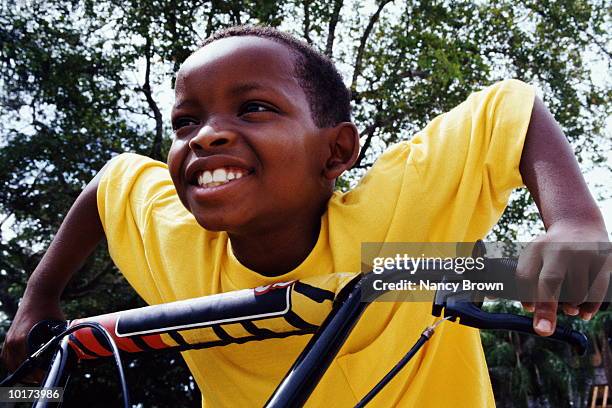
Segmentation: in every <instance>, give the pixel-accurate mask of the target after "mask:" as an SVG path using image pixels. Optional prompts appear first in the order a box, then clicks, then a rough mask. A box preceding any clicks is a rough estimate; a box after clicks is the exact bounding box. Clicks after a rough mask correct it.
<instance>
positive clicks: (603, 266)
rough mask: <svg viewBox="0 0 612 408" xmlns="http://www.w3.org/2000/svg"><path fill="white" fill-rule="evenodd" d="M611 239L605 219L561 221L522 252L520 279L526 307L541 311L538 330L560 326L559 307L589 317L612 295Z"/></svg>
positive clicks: (536, 317)
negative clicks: (609, 291) (611, 286)
mask: <svg viewBox="0 0 612 408" xmlns="http://www.w3.org/2000/svg"><path fill="white" fill-rule="evenodd" d="M611 260H612V255H611V254H610V242H609V240H608V238H607V232H606V230H605V228H604V227H603V226H602V225H600V224H599V223H594V224H591V225H589V224H587V223H572V222H557V223H555V224H553V225H551V226H550V228H549V229H548V231H547V232H546V234H544V235H542V236H540V237H538V238H537V239H536V240H534V241H533V242H532V243H531V244H530V245H529V246H528V247H527V248H526V249H525V250H524V251H523V253H522V254H521V255H520V257H519V262H518V268H517V285H518V288H519V293H520V294H521V299H525V300H526V301H523V307H524V308H525V309H526V310H528V311H532V312H535V313H534V318H533V327H534V330H535V331H536V332H537V333H538V334H540V335H542V336H549V335H551V334H552V333H553V331H554V330H555V325H556V320H557V307H558V304H559V303H561V304H562V307H563V311H564V312H565V314H567V315H570V316H578V315H579V316H580V317H581V318H582V319H585V320H589V319H591V317H592V316H593V314H595V313H596V312H597V310H599V307H600V306H601V303H602V300H603V299H604V297H605V296H606V293H607V288H608V285H609V281H610V271H611V270H612V262H611Z"/></svg>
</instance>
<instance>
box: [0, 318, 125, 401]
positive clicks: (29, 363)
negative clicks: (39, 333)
mask: <svg viewBox="0 0 612 408" xmlns="http://www.w3.org/2000/svg"><path fill="white" fill-rule="evenodd" d="M85 327H89V328H91V329H92V330H97V331H98V332H100V333H101V334H102V335H103V336H104V338H105V339H106V341H107V342H108V344H109V346H110V348H111V350H112V352H113V357H114V360H115V366H116V367H117V372H118V374H119V381H120V383H121V393H122V395H123V406H124V408H129V407H130V396H129V394H128V387H127V381H126V379H125V373H124V371H123V364H122V363H121V355H120V354H119V349H118V348H117V344H116V343H115V340H113V338H112V336H111V335H110V333H109V332H108V330H106V328H105V327H104V326H102V325H101V324H100V323H97V322H82V323H77V324H75V325H74V326H71V327H69V328H68V329H66V330H64V331H62V332H61V333H60V334H58V335H56V336H54V337H53V338H51V339H50V340H49V341H48V342H46V343H45V344H44V345H43V346H41V347H40V348H39V349H38V350H36V351H35V352H34V353H32V355H30V356H29V357H28V358H26V360H25V361H24V362H23V363H21V364H20V365H19V367H17V369H16V370H15V371H14V372H13V373H12V374H9V375H8V377H6V378H5V379H4V380H2V381H1V382H0V387H2V386H5V385H10V384H12V383H13V382H15V381H17V380H18V379H20V378H21V377H23V375H24V372H26V371H28V370H31V369H32V368H34V364H35V362H36V360H38V359H39V358H40V356H41V355H42V354H43V353H44V352H45V351H46V350H47V349H49V348H50V347H55V346H56V345H57V343H59V342H60V341H61V340H62V339H63V338H64V337H66V336H68V335H69V334H72V333H73V332H75V331H77V330H80V329H82V328H85Z"/></svg>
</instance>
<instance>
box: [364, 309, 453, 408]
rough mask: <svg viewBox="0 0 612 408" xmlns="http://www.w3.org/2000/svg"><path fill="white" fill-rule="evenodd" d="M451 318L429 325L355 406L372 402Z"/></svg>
mask: <svg viewBox="0 0 612 408" xmlns="http://www.w3.org/2000/svg"><path fill="white" fill-rule="evenodd" d="M451 318H452V317H451V316H448V317H445V318H443V319H441V320H438V321H437V322H435V323H434V324H432V325H431V326H427V328H425V330H423V333H421V336H420V337H419V339H418V340H417V341H416V343H414V345H413V346H412V348H411V349H410V350H408V352H407V353H406V355H404V357H402V359H401V360H400V361H398V362H397V364H396V365H395V366H394V367H393V368H392V369H391V370H390V371H389V372H388V373H387V374H386V375H385V376H384V377H383V378H382V380H380V381H379V382H378V384H376V385H375V386H374V388H372V389H371V390H370V392H368V393H367V394H366V396H365V397H363V398H362V399H361V401H359V402H358V403H357V405H355V408H363V407H365V406H366V404H367V403H368V402H370V400H372V398H374V397H375V396H376V394H378V393H379V392H380V390H382V389H383V388H384V387H385V386H386V385H387V384H388V383H389V381H391V380H392V379H393V377H395V376H396V375H397V373H399V372H400V370H401V369H402V368H404V366H405V365H406V364H408V362H409V361H410V360H411V359H412V357H414V355H415V354H416V353H417V351H419V350H420V349H421V347H423V345H424V344H425V343H426V342H427V340H429V339H430V338H431V336H433V334H434V331H435V329H436V327H438V325H439V324H440V323H442V322H443V321H446V320H448V319H451Z"/></svg>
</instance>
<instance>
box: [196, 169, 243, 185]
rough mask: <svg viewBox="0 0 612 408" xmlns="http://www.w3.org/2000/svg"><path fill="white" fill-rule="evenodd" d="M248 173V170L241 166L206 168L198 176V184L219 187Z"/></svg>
mask: <svg viewBox="0 0 612 408" xmlns="http://www.w3.org/2000/svg"><path fill="white" fill-rule="evenodd" d="M246 174H247V171H246V170H242V169H240V168H236V167H233V168H223V167H221V168H218V169H215V170H214V171H212V172H211V171H210V170H206V171H204V172H202V173H200V175H199V176H198V185H200V186H201V187H217V186H220V185H222V184H225V183H228V182H230V181H232V180H237V179H239V178H242V176H245V175H246Z"/></svg>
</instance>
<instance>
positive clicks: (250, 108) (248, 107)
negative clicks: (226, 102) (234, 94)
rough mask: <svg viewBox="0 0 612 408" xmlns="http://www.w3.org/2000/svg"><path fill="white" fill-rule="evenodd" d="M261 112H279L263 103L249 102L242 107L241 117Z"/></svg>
mask: <svg viewBox="0 0 612 408" xmlns="http://www.w3.org/2000/svg"><path fill="white" fill-rule="evenodd" d="M260 112H277V110H276V109H275V108H273V107H271V106H270V105H267V104H265V103H262V102H247V103H245V104H244V105H242V106H241V107H240V111H239V112H238V114H239V115H246V114H249V113H260Z"/></svg>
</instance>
